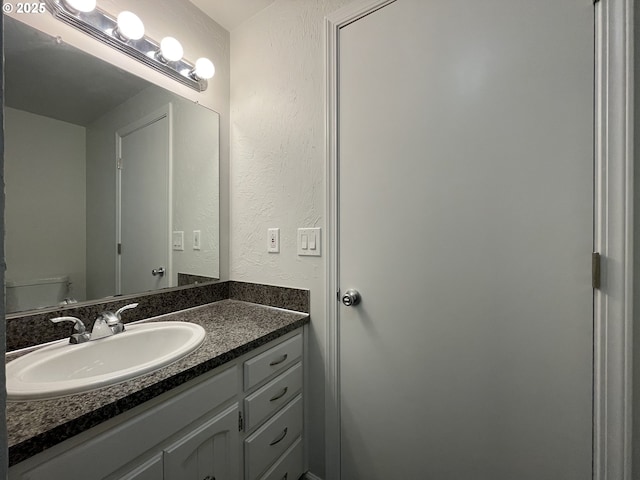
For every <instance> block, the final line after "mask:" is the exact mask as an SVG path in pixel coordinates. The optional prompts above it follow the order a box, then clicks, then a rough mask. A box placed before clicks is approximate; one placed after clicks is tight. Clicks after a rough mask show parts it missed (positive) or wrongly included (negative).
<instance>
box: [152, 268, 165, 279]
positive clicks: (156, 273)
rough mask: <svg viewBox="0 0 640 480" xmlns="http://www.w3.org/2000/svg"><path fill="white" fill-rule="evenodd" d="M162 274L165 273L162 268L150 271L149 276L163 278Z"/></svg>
mask: <svg viewBox="0 0 640 480" xmlns="http://www.w3.org/2000/svg"><path fill="white" fill-rule="evenodd" d="M164 272H165V269H164V267H160V268H154V269H153V270H151V275H153V276H154V277H155V276H156V275H160V276H161V277H163V276H164Z"/></svg>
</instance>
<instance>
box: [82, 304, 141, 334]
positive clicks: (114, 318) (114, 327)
mask: <svg viewBox="0 0 640 480" xmlns="http://www.w3.org/2000/svg"><path fill="white" fill-rule="evenodd" d="M137 306H138V304H137V303H130V304H129V305H125V306H124V307H122V308H119V309H118V310H116V313H112V312H102V313H101V314H100V315H99V316H98V319H97V320H96V323H94V325H93V331H92V332H91V337H92V339H93V332H95V329H96V325H98V326H99V327H98V328H99V329H100V332H101V334H100V337H98V338H102V337H107V336H109V335H115V334H117V333H122V332H124V323H122V312H124V311H125V310H130V309H132V308H136V307H137ZM105 327H106V328H108V329H109V330H110V332H111V333H109V332H107V330H106V329H105ZM96 340H97V338H96Z"/></svg>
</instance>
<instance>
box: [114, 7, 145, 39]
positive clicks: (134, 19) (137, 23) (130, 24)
mask: <svg viewBox="0 0 640 480" xmlns="http://www.w3.org/2000/svg"><path fill="white" fill-rule="evenodd" d="M114 33H116V35H117V36H119V37H120V38H122V39H123V40H125V41H127V40H140V39H141V38H142V37H144V24H143V23H142V20H140V18H139V17H138V16H137V15H136V14H135V13H133V12H129V11H126V10H125V11H124V12H120V14H119V15H118V28H117V29H116V32H114Z"/></svg>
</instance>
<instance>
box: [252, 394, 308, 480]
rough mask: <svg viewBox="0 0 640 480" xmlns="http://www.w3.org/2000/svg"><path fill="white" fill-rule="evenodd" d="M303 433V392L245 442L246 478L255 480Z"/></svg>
mask: <svg viewBox="0 0 640 480" xmlns="http://www.w3.org/2000/svg"><path fill="white" fill-rule="evenodd" d="M301 434H302V395H298V396H297V397H296V398H295V399H294V400H293V401H292V402H291V403H290V404H289V405H287V406H286V407H284V408H283V409H282V410H281V411H280V412H279V413H277V414H276V415H275V416H274V417H273V418H272V419H271V420H269V421H268V422H267V423H265V424H264V425H263V426H262V427H260V428H259V429H258V430H256V432H255V433H254V434H253V435H251V436H249V437H248V438H247V439H246V440H245V441H244V452H245V465H246V473H247V475H246V480H255V479H257V478H258V476H259V475H260V474H262V472H264V471H265V469H266V468H267V467H269V465H271V464H272V463H273V462H275V460H276V459H277V458H278V457H280V456H281V455H282V454H283V453H284V452H285V451H286V450H287V449H288V448H289V447H290V446H291V445H292V444H293V442H294V441H295V440H296V439H297V438H298V437H299V436H300V435H301Z"/></svg>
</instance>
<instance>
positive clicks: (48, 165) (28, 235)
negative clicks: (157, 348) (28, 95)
mask: <svg viewBox="0 0 640 480" xmlns="http://www.w3.org/2000/svg"><path fill="white" fill-rule="evenodd" d="M4 174H5V179H6V182H7V185H6V196H7V203H6V211H5V219H6V235H5V250H6V262H7V272H6V276H7V280H8V281H10V280H13V281H21V280H35V279H38V278H51V277H58V276H61V275H68V276H69V279H70V280H71V291H70V296H73V297H74V298H76V299H78V300H84V299H85V247H86V236H85V230H86V228H85V198H86V190H85V181H84V179H85V129H84V127H80V126H78V125H73V124H71V123H67V122H62V121H60V120H55V119H53V118H47V117H43V116H41V115H35V114H33V113H28V112H24V111H22V110H15V109H13V108H7V107H5V163H4Z"/></svg>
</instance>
